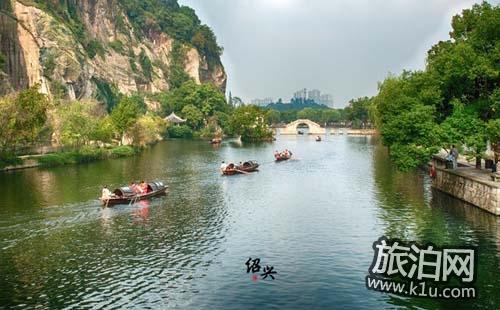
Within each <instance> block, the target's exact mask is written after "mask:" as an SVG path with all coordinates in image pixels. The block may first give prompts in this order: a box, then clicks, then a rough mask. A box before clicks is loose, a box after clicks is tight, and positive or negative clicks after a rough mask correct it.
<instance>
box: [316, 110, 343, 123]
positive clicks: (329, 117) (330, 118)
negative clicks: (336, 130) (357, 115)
mask: <svg viewBox="0 0 500 310" xmlns="http://www.w3.org/2000/svg"><path fill="white" fill-rule="evenodd" d="M340 117H341V115H340V112H339V111H338V110H335V109H324V110H323V111H321V117H320V121H321V123H322V124H324V123H329V124H331V123H337V122H339V121H340Z"/></svg>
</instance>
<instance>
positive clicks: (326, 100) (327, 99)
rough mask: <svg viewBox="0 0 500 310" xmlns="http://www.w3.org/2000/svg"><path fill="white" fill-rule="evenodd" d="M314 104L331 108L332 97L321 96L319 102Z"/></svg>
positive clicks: (327, 95)
mask: <svg viewBox="0 0 500 310" xmlns="http://www.w3.org/2000/svg"><path fill="white" fill-rule="evenodd" d="M316 102H317V103H319V104H324V105H326V106H328V107H330V108H333V96H332V95H330V94H323V95H321V96H320V99H319V101H316Z"/></svg>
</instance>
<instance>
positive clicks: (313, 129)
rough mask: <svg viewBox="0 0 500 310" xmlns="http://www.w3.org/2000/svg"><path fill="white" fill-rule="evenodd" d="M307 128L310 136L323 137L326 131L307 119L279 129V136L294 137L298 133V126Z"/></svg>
mask: <svg viewBox="0 0 500 310" xmlns="http://www.w3.org/2000/svg"><path fill="white" fill-rule="evenodd" d="M300 125H302V126H304V125H305V126H307V127H308V128H309V134H310V135H324V134H325V133H326V129H325V128H322V127H321V126H320V125H319V124H318V123H315V122H313V121H311V120H308V119H298V120H296V121H293V122H291V123H290V124H288V125H286V126H285V127H284V128H280V134H282V135H296V134H297V132H298V130H299V129H298V128H297V127H298V126H300Z"/></svg>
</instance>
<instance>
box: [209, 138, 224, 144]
mask: <svg viewBox="0 0 500 310" xmlns="http://www.w3.org/2000/svg"><path fill="white" fill-rule="evenodd" d="M220 143H222V139H221V138H213V139H212V140H210V144H220Z"/></svg>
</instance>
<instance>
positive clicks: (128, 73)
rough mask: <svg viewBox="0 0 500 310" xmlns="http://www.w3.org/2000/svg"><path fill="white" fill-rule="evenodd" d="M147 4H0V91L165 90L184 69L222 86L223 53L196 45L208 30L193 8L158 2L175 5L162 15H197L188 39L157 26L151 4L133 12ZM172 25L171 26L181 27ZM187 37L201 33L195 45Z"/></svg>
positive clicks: (94, 93) (79, 95)
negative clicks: (200, 22) (28, 89)
mask: <svg viewBox="0 0 500 310" xmlns="http://www.w3.org/2000/svg"><path fill="white" fill-rule="evenodd" d="M134 1H137V2H134ZM151 1H152V0H150V1H149V2H151ZM146 2H148V1H146ZM124 3H125V4H124ZM144 3H145V2H141V0H126V1H120V0H57V1H56V0H46V1H35V0H17V1H14V0H3V1H1V2H0V83H1V84H0V85H1V86H0V94H5V93H8V92H10V91H14V90H19V89H23V88H26V87H29V86H32V85H35V84H40V86H41V91H42V92H44V93H46V94H48V95H49V96H51V97H60V98H65V99H83V98H98V99H100V100H101V101H106V100H108V99H109V95H110V93H112V92H113V91H119V92H121V93H124V94H130V93H132V92H135V91H145V92H157V91H163V90H168V89H169V88H170V87H171V84H172V83H173V82H172V77H173V76H174V75H176V74H177V75H178V74H179V71H181V74H184V75H186V76H189V77H191V78H192V79H194V80H195V81H196V82H197V83H213V84H215V85H216V86H217V87H219V88H220V89H221V90H222V91H224V90H225V86H226V74H225V71H224V67H223V65H222V64H221V61H220V57H219V54H215V55H214V54H213V53H210V54H209V53H206V52H205V49H203V48H201V47H200V46H203V45H201V43H199V42H202V43H205V42H206V38H205V37H203V33H204V32H202V31H201V30H204V29H209V28H208V27H206V26H204V25H199V26H198V23H199V20H198V19H197V17H196V15H195V14H194V11H192V10H191V9H189V8H185V7H180V6H179V5H178V4H177V1H176V0H168V1H167V0H165V1H156V5H158V6H161V5H165V6H167V5H169V6H170V7H169V8H165V9H164V11H165V12H167V13H169V12H170V11H169V10H173V13H172V15H170V13H169V15H165V16H167V17H164V19H168V18H170V16H172V18H177V19H179V18H182V17H183V15H182V14H181V13H183V12H188V15H184V16H188V17H190V16H194V17H192V20H194V22H191V24H188V25H191V26H189V27H190V28H187V29H188V30H190V31H191V32H192V34H191V32H187V34H183V35H184V37H182V38H184V39H178V38H177V37H180V35H179V34H174V35H172V34H170V33H168V31H165V29H166V28H165V27H164V28H162V27H161V24H160V22H164V20H161V21H160V20H155V19H154V12H148V11H147V10H148V7H146V8H145V9H144V10H146V11H141V12H142V13H140V12H138V11H137V10H136V8H135V6H136V5H137V6H142V7H144ZM167 3H168V4H167ZM127 5H128V6H127ZM150 6H151V5H150ZM142 7H141V8H142ZM154 9H155V8H149V10H154ZM162 9H163V8H162ZM175 10H177V11H175ZM178 12H180V13H178ZM148 13H151V14H150V15H148ZM140 14H142V15H140ZM189 14H190V15H189ZM144 16H145V17H144ZM149 16H152V17H149ZM179 16H180V17H179ZM148 18H149V19H148ZM185 20H186V19H185ZM185 20H184V24H186V23H187V22H186V21H185ZM187 20H188V21H189V19H187ZM157 25H160V26H157ZM173 25H174V26H171V28H172V27H177V26H175V25H177V24H175V23H174V24H173ZM196 27H198V28H196ZM203 27H205V28H203ZM174 29H175V28H174ZM196 29H201V30H200V31H197V30H196ZM196 31H197V32H196ZM209 33H211V34H212V32H211V30H210V31H209ZM190 36H193V37H194V36H196V38H193V41H192V42H194V43H191V41H190ZM213 40H215V36H213ZM197 44H198V45H197ZM215 44H216V43H215ZM216 46H217V45H216ZM107 103H109V102H107Z"/></svg>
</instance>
